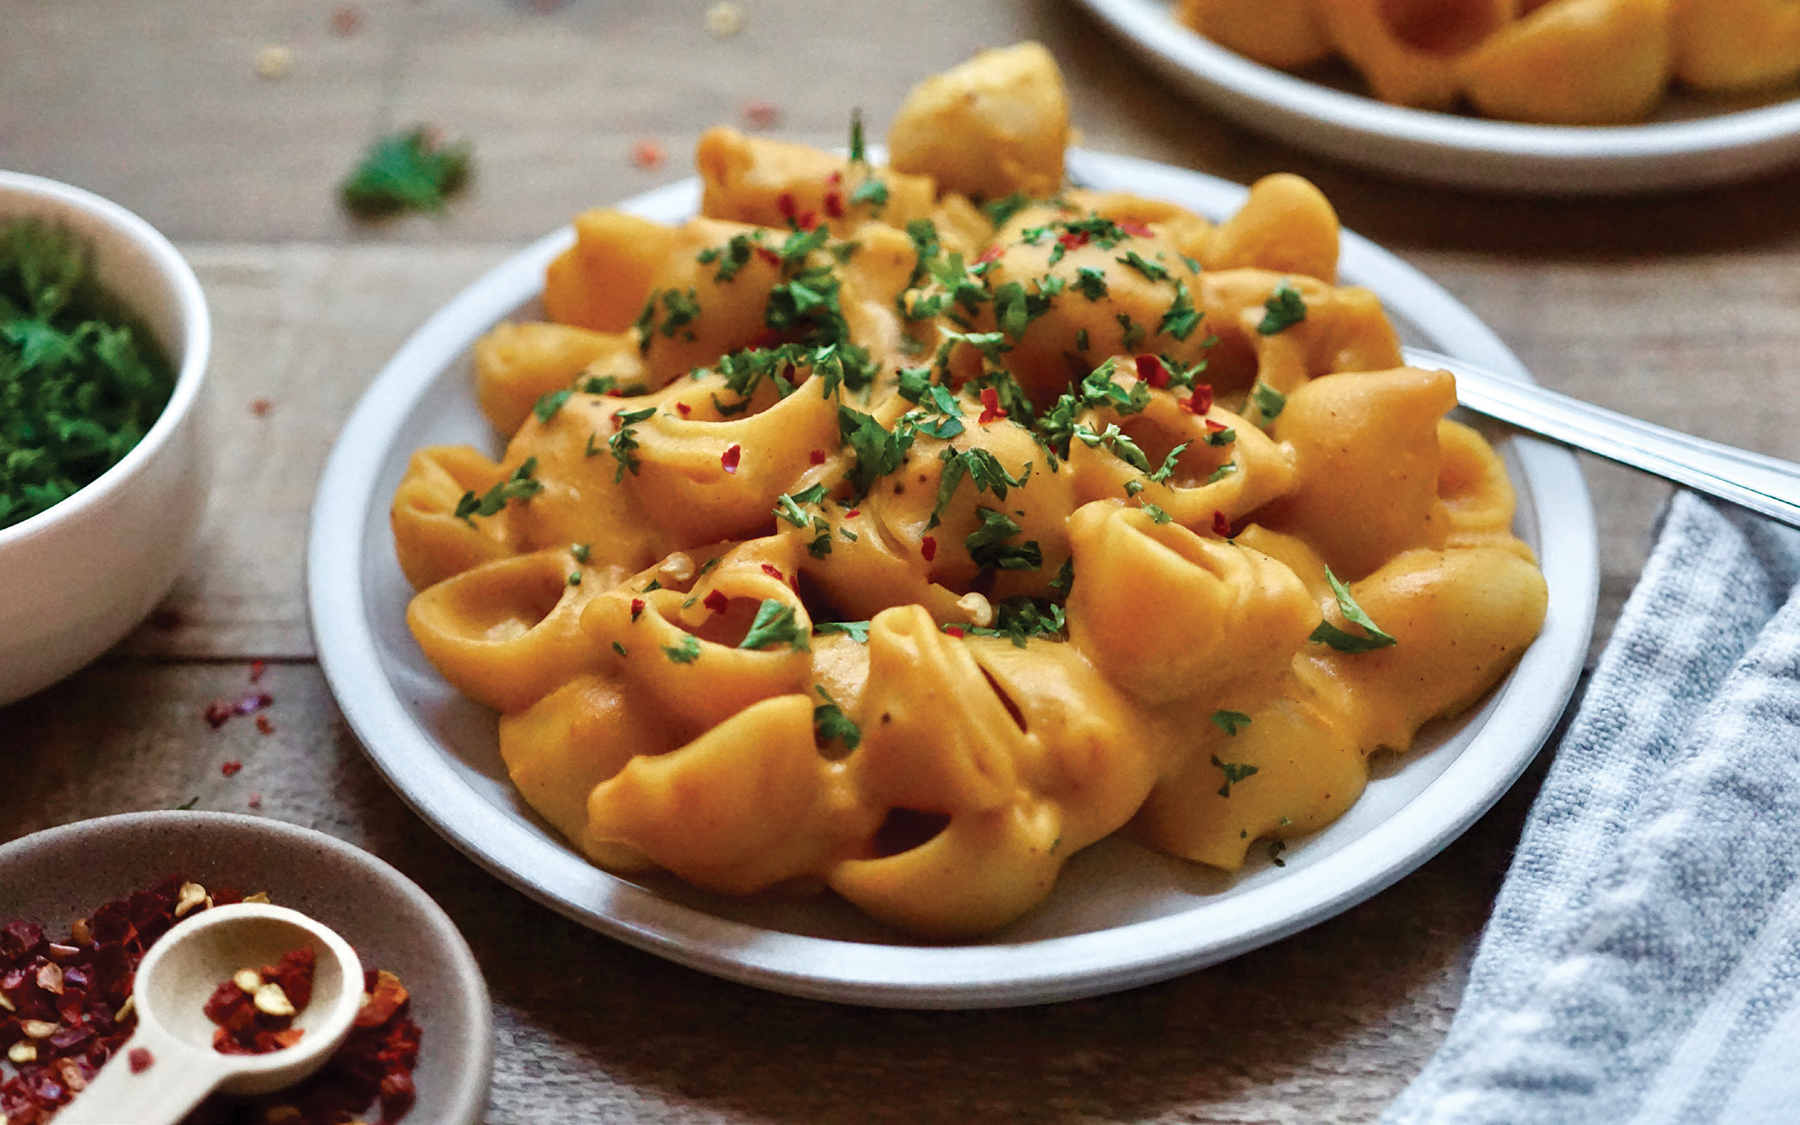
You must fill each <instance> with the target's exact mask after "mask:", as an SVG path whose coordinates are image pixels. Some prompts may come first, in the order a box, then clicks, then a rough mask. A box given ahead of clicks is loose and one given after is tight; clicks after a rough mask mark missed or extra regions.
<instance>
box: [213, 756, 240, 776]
mask: <svg viewBox="0 0 1800 1125" xmlns="http://www.w3.org/2000/svg"><path fill="white" fill-rule="evenodd" d="M243 768H244V763H242V762H240V761H238V760H237V759H236V758H233V759H231V761H229V762H226V763H225V764H224V765H222V766H220V767H219V772H220V773H222V774H224V775H225V776H226V777H236V776H237V774H238V771H239V770H241V769H243Z"/></svg>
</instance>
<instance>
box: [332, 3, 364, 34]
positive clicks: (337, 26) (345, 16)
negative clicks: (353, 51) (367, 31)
mask: <svg viewBox="0 0 1800 1125" xmlns="http://www.w3.org/2000/svg"><path fill="white" fill-rule="evenodd" d="M331 30H332V31H334V32H336V33H337V34H339V35H342V36H345V37H348V36H351V35H355V34H356V33H357V32H358V31H361V30H362V13H361V12H359V11H357V10H356V9H355V8H352V7H350V6H349V5H348V4H346V5H344V6H343V7H342V8H339V9H338V10H337V11H335V12H333V13H331Z"/></svg>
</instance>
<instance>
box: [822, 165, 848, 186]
mask: <svg viewBox="0 0 1800 1125" xmlns="http://www.w3.org/2000/svg"><path fill="white" fill-rule="evenodd" d="M843 182H844V171H843V169H841V168H839V169H837V170H836V171H834V172H832V173H831V175H829V176H826V177H825V183H826V184H827V185H829V186H831V187H837V186H838V185H839V184H841V183H843Z"/></svg>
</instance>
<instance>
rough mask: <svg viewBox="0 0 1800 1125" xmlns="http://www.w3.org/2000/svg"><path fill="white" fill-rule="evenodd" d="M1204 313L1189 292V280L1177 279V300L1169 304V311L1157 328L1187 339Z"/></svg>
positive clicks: (1159, 330) (1180, 338) (1177, 337)
mask: <svg viewBox="0 0 1800 1125" xmlns="http://www.w3.org/2000/svg"><path fill="white" fill-rule="evenodd" d="M1202 315H1204V314H1203V313H1201V312H1200V311H1199V310H1198V309H1196V308H1194V299H1193V297H1192V296H1191V295H1189V293H1188V287H1187V282H1185V281H1177V282H1176V283H1175V302H1174V303H1173V304H1171V305H1170V306H1169V311H1168V312H1166V313H1164V314H1163V318H1162V320H1161V321H1159V322H1158V323H1157V325H1156V330H1157V331H1158V332H1166V333H1168V334H1169V335H1171V336H1173V337H1175V338H1176V339H1177V340H1186V339H1187V338H1188V337H1189V336H1192V335H1193V334H1194V329H1196V328H1198V327H1199V326H1200V318H1201V316H1202Z"/></svg>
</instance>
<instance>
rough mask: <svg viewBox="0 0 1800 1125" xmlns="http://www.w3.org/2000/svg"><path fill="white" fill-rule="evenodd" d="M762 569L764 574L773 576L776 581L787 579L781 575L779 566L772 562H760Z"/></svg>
mask: <svg viewBox="0 0 1800 1125" xmlns="http://www.w3.org/2000/svg"><path fill="white" fill-rule="evenodd" d="M762 569H763V573H764V574H766V575H768V576H769V577H770V578H773V579H774V580H775V581H777V582H786V581H787V579H786V578H785V577H783V576H782V573H781V568H780V567H778V566H776V565H775V564H774V563H764V564H762Z"/></svg>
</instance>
